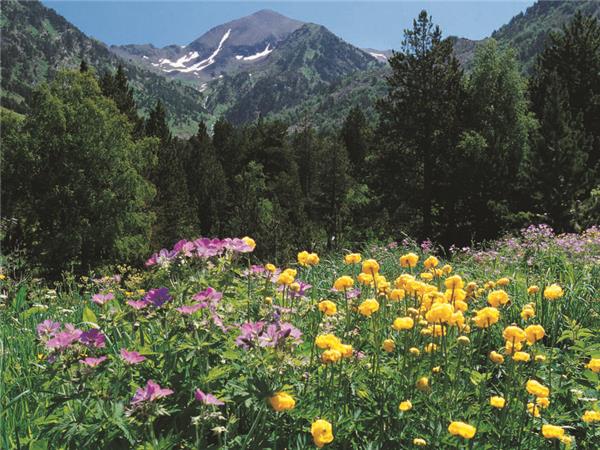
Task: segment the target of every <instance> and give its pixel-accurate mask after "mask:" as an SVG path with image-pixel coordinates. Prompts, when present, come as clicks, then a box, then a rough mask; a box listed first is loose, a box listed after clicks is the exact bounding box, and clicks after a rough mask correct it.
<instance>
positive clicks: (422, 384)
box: [417, 377, 429, 392]
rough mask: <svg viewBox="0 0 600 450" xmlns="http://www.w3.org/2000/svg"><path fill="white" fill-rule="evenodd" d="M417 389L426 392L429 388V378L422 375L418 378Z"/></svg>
mask: <svg viewBox="0 0 600 450" xmlns="http://www.w3.org/2000/svg"><path fill="white" fill-rule="evenodd" d="M417 389H418V390H420V391H422V392H426V391H428V390H429V378H427V377H421V378H419V379H418V380H417Z"/></svg>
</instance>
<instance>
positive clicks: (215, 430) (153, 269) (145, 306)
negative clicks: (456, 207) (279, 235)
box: [0, 227, 600, 449]
mask: <svg viewBox="0 0 600 450" xmlns="http://www.w3.org/2000/svg"><path fill="white" fill-rule="evenodd" d="M253 245H254V243H253V242H252V241H250V240H247V239H246V240H236V239H234V240H213V241H209V240H197V241H190V242H187V241H183V242H179V243H178V244H177V245H176V246H175V247H174V248H173V249H172V250H164V251H161V252H160V254H157V255H155V256H153V257H152V258H151V259H150V260H149V261H148V264H149V265H150V268H149V269H148V270H145V271H143V272H139V271H137V270H134V269H131V268H127V267H122V268H120V269H119V273H117V274H116V275H109V276H103V277H96V278H88V277H81V278H74V277H68V278H66V279H65V281H64V282H62V283H58V284H56V285H54V286H44V285H43V284H40V282H39V281H34V280H19V279H14V278H12V277H6V276H5V275H3V276H2V277H1V278H2V279H1V280H0V290H1V291H2V297H1V300H0V302H2V303H0V304H1V305H2V307H1V308H0V336H1V341H0V352H2V358H0V380H1V383H0V405H1V409H0V411H1V412H0V414H1V415H2V416H1V417H2V420H1V421H0V439H1V441H0V442H1V445H2V446H3V447H4V448H14V447H28V448H42V449H44V448H88V447H90V446H97V447H100V448H136V449H142V448H144V449H145V448H173V447H178V448H206V449H211V448H221V449H241V448H264V449H269V448H270V449H275V448H290V449H305V448H311V446H312V442H313V438H314V442H316V443H317V444H319V445H326V447H325V448H372V449H383V448H400V447H402V448H405V447H410V446H411V445H416V444H413V442H414V440H415V439H420V440H422V441H423V442H424V444H423V445H425V446H426V447H425V448H436V449H448V448H464V447H465V446H467V447H471V448H481V449H486V448H490V449H491V448H499V447H501V448H518V447H525V446H526V447H527V448H531V449H544V448H548V446H549V445H551V443H552V442H555V443H556V447H557V448H558V447H562V446H563V445H564V446H565V447H566V446H567V445H568V446H569V448H572V449H590V448H594V442H597V440H598V438H600V435H599V429H598V425H597V424H598V416H597V412H598V411H599V409H598V408H599V405H598V404H597V403H598V400H597V393H598V388H599V386H600V385H599V378H598V370H600V367H598V365H597V362H598V359H596V360H595V361H596V363H593V364H592V363H591V361H592V358H598V357H600V341H599V340H598V336H599V334H598V332H599V331H600V329H599V314H600V310H599V309H598V302H597V301H596V299H597V297H598V295H599V293H600V285H599V284H598V280H600V276H599V275H600V273H599V272H598V267H599V265H598V261H599V259H600V234H599V232H598V230H597V229H591V230H588V232H586V234H585V235H569V236H564V235H559V236H556V235H554V234H553V233H552V232H551V230H549V229H548V228H547V227H538V228H531V229H528V230H524V231H523V233H522V234H521V235H520V236H513V237H509V238H507V239H505V240H503V241H499V242H497V243H495V244H494V245H493V247H490V248H483V249H462V250H461V251H458V252H457V253H456V254H455V255H454V256H452V257H450V259H448V260H440V261H438V259H437V258H433V256H434V253H435V250H434V247H431V246H424V247H423V250H421V249H419V248H418V247H417V246H416V245H415V244H414V243H412V242H411V241H409V240H406V241H404V242H403V243H392V244H389V245H380V244H369V245H366V246H365V247H364V249H363V254H362V259H363V264H362V267H361V264H360V258H361V257H360V256H359V255H353V256H352V257H349V256H348V255H342V254H340V253H332V254H329V255H327V256H324V257H322V258H320V261H319V258H318V256H316V255H312V256H311V254H309V253H308V252H305V253H300V254H299V255H298V263H297V264H292V265H291V267H293V268H294V270H296V273H295V275H294V272H290V271H289V270H288V271H287V272H286V271H281V270H279V269H275V268H274V267H270V266H268V265H265V266H262V265H261V266H257V265H252V266H251V265H249V260H248V259H247V255H248V253H247V252H248V251H249V250H251V249H252V248H253ZM260 246H261V243H260V241H259V242H258V245H257V249H258V248H260ZM574 249H578V252H577V253H574ZM405 252H411V253H410V254H405V255H404V256H403V257H402V259H400V258H399V257H400V256H401V255H403V253H405ZM370 257H371V258H376V260H377V261H378V263H376V262H374V261H373V260H368V259H367V258H370ZM440 259H441V258H440ZM344 260H345V261H346V264H344V263H343V261H344ZM399 261H400V263H399ZM445 263H449V264H451V265H445ZM284 267H285V266H284ZM273 270H274V272H272V271H273ZM361 272H362V273H361ZM284 274H287V277H288V278H286V277H284ZM359 274H360V275H359ZM373 274H375V275H376V277H375V278H373V276H372V275H373ZM342 276H346V278H341V277H342ZM294 278H295V280H294ZM336 278H338V281H336V282H335V285H336V286H338V289H337V290H332V289H331V288H332V285H334V280H336ZM348 280H349V281H350V282H351V283H352V282H353V283H354V286H353V287H352V286H349V285H348ZM360 280H362V282H361V281H360ZM388 280H389V281H388ZM394 280H395V281H394ZM533 285H536V286H537V289H536V288H534V287H533ZM551 285H553V286H554V287H552V289H546V288H547V287H548V286H551ZM341 286H346V288H343V287H341ZM556 286H560V287H556ZM210 288H214V289H210ZM355 288H358V289H355ZM499 292H501V293H503V295H499V294H498V293H499ZM561 293H562V295H561ZM503 296H504V297H503ZM502 298H504V299H505V300H504V303H503V304H498V305H497V311H498V313H499V318H498V322H497V323H494V324H492V325H489V326H487V327H485V326H484V327H481V328H480V327H479V326H477V323H481V322H478V320H477V319H475V320H473V318H474V317H476V316H478V315H480V314H482V313H481V311H482V310H483V308H484V307H486V306H489V305H490V304H493V303H494V302H495V301H497V300H496V299H502ZM323 299H328V300H329V304H324V303H322V300H323ZM367 299H371V300H367ZM374 299H376V300H377V303H373V302H375V300H374ZM461 299H462V300H461ZM507 300H508V301H507ZM331 305H333V307H332V306H331ZM366 305H369V308H370V309H366ZM375 305H376V306H377V307H375ZM332 308H333V309H332ZM446 309H448V312H449V313H452V316H447V317H446V316H442V315H438V312H439V311H441V310H446ZM436 311H438V312H436ZM450 317H452V319H451V318H450ZM490 317H492V316H490ZM398 318H402V320H400V319H398ZM399 320H400V321H399ZM65 324H73V325H72V326H70V325H65ZM539 326H541V327H543V330H544V331H545V333H543V334H540V333H539V330H540V328H539ZM517 327H518V328H517ZM523 330H526V336H527V337H528V339H530V343H529V344H526V343H525V342H522V346H523V347H522V349H521V351H520V353H515V352H514V351H511V350H510V347H511V345H513V346H514V345H516V344H518V345H521V343H520V342H521V341H522V340H524V339H525V337H522V336H525V333H524V331H523ZM535 330H537V331H535ZM534 331H535V333H536V334H535V337H532V338H530V337H531V336H534V334H533V333H534ZM338 339H339V341H341V343H343V344H344V345H349V346H350V347H344V346H342V345H341V344H340V342H339V341H338ZM505 341H506V342H505ZM515 342H516V344H515ZM124 350H125V352H124ZM342 351H343V352H344V354H343V355H345V356H343V355H342V353H341V352H342ZM136 352H137V353H136ZM327 352H329V353H327ZM336 352H337V354H336ZM494 352H495V353H494ZM490 355H491V356H490ZM332 358H333V359H332ZM527 358H529V360H528V361H527V362H521V361H520V360H522V359H527ZM594 364H596V365H594ZM149 380H153V382H154V383H157V384H158V387H157V386H156V385H153V384H150V382H149ZM424 380H425V381H424ZM530 380H534V381H536V382H538V383H539V384H535V383H532V382H531V381H530ZM540 385H541V386H540ZM546 389H547V391H546ZM281 392H283V393H285V394H286V395H287V396H286V395H283V394H281ZM278 393H279V394H278ZM491 397H501V399H503V400H504V402H501V403H498V401H497V400H496V401H495V402H494V405H496V406H493V405H492V404H490V398H491ZM290 399H291V401H290ZM536 403H537V405H538V406H532V405H535V404H536ZM499 404H502V405H503V406H502V407H500V408H499V407H498V405H499ZM528 404H530V406H529V411H532V412H534V413H535V415H536V416H535V417H534V416H532V414H531V413H530V412H528ZM586 411H588V412H587V413H586ZM594 411H596V413H594ZM594 414H596V416H594ZM538 415H539V416H538ZM593 417H596V419H594V420H596V422H593V421H590V418H593ZM317 419H323V420H326V421H327V423H329V424H331V425H332V430H331V431H332V432H330V433H329V434H328V433H327V432H326V431H327V425H326V424H325V425H323V423H322V422H316V421H317ZM584 419H585V420H584ZM455 422H456V423H455ZM457 422H464V424H460V423H457ZM315 423H316V424H317V425H319V426H321V425H322V426H325V429H324V431H323V433H317V432H315V428H316V425H315ZM311 424H313V425H312V427H311ZM451 424H453V425H452V426H450V425H451ZM465 424H466V425H465ZM546 425H555V426H559V427H560V429H558V431H557V432H558V433H559V434H560V431H561V430H562V433H563V434H564V435H565V436H566V437H564V436H563V438H562V439H561V440H562V442H563V443H564V444H563V443H561V440H558V439H556V440H554V439H552V438H545V437H544V436H543V434H542V430H545V431H544V434H546V433H547V432H548V428H547V427H546ZM470 427H474V430H472V431H473V432H474V435H471V434H470V430H471V428H470ZM311 429H312V433H313V436H312V437H311ZM453 433H461V434H462V435H463V436H466V437H460V436H455V435H453ZM417 443H419V444H421V443H422V442H421V441H417Z"/></svg>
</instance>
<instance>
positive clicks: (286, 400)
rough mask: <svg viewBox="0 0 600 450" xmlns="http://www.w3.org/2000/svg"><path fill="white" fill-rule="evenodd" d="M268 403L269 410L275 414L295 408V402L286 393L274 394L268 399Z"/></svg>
mask: <svg viewBox="0 0 600 450" xmlns="http://www.w3.org/2000/svg"><path fill="white" fill-rule="evenodd" d="M269 403H270V404H271V408H273V409H274V410H275V411H277V412H280V411H287V410H289V409H294V407H295V406H296V400H294V397H292V396H291V395H290V394H288V393H287V392H277V393H275V395H273V396H272V397H270V398H269Z"/></svg>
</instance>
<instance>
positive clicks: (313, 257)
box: [306, 253, 321, 266]
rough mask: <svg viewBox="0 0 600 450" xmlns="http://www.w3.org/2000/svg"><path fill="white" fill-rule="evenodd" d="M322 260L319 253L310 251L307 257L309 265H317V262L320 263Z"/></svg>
mask: <svg viewBox="0 0 600 450" xmlns="http://www.w3.org/2000/svg"><path fill="white" fill-rule="evenodd" d="M320 261H321V259H320V258H319V255H317V254H316V253H309V254H308V258H307V259H306V263H307V264H308V265H309V266H316V265H317V264H319V262H320Z"/></svg>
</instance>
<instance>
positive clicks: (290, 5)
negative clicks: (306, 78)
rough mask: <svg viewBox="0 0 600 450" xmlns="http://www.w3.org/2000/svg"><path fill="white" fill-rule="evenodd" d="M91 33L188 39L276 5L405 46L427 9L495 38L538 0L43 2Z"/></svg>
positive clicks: (124, 38)
mask: <svg viewBox="0 0 600 450" xmlns="http://www.w3.org/2000/svg"><path fill="white" fill-rule="evenodd" d="M43 3H44V4H45V5H46V6H49V7H51V8H53V9H55V10H56V11H57V12H58V13H59V14H61V15H63V16H64V17H66V18H67V20H69V21H70V22H72V23H74V24H75V25H76V26H77V27H78V28H79V29H80V30H82V31H83V32H84V33H86V34H88V35H91V36H93V37H95V38H96V39H99V40H101V41H103V42H105V43H107V44H145V43H152V44H154V45H156V46H157V47H162V46H165V45H169V44H178V45H184V44H188V43H190V42H191V41H193V40H194V39H196V38H197V37H198V36H200V35H202V34H203V33H204V32H206V31H208V30H209V29H210V28H212V27H214V26H216V25H220V24H222V23H225V22H227V21H229V20H233V19H237V18H239V17H242V16H245V15H248V14H252V13H253V12H255V11H257V10H259V9H264V8H268V9H272V10H274V11H277V12H279V13H281V14H283V15H286V16H288V17H291V18H294V19H298V20H303V21H306V22H314V23H319V24H321V25H325V26H326V27H327V28H329V29H330V30H331V31H333V32H334V33H335V34H337V35H338V36H340V37H342V38H343V39H345V40H346V41H348V42H350V43H352V44H354V45H357V46H359V47H373V48H377V49H389V48H398V47H399V45H400V42H401V39H402V31H403V30H404V29H405V28H407V27H409V26H411V24H412V19H413V18H415V17H416V16H417V15H418V13H419V11H420V10H421V9H426V10H427V11H428V12H429V13H430V14H431V15H432V16H433V20H434V22H435V23H437V24H439V25H440V26H441V28H442V31H443V33H444V36H449V35H457V36H462V37H467V38H470V39H480V38H483V37H485V36H489V35H490V34H491V32H492V31H494V30H495V29H497V28H499V27H500V26H501V25H503V24H505V23H506V22H508V21H509V20H510V18H511V17H513V16H514V15H516V14H518V13H519V12H521V11H525V9H526V8H527V7H528V6H530V5H532V4H533V3H534V2H533V1H532V0H519V1H516V0H504V1H498V0H497V1H493V0H479V1H449V0H438V1H403V0H396V1H389V0H388V1H371V2H367V1H363V2H348V1H328V2H323V1H298V0H296V1H292V0H287V1H276V2H273V1H271V2H263V1H223V0H222V1H202V2H200V1H89V0H86V1H81V0H70V1H43Z"/></svg>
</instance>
